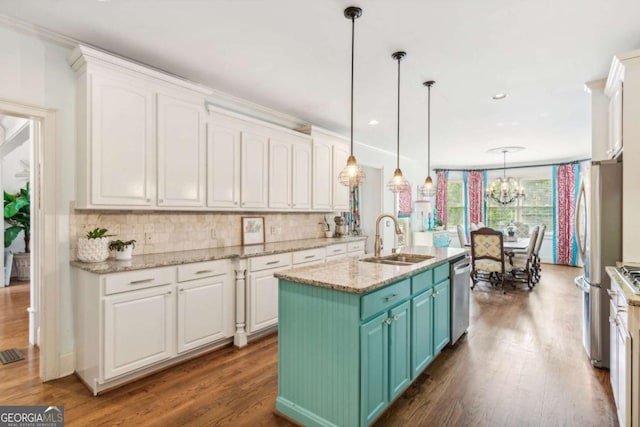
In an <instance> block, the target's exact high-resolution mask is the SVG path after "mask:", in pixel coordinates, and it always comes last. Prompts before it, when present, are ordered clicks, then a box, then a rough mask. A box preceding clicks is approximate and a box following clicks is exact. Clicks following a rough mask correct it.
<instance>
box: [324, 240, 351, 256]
mask: <svg viewBox="0 0 640 427" xmlns="http://www.w3.org/2000/svg"><path fill="white" fill-rule="evenodd" d="M346 253H347V244H346V243H340V244H338V245H331V246H327V256H328V257H329V256H334V255H342V254H346Z"/></svg>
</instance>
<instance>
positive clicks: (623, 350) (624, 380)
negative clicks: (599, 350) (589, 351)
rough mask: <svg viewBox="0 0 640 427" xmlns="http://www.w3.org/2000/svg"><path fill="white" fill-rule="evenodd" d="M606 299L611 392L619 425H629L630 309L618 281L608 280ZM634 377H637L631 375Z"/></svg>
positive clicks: (630, 391)
mask: <svg viewBox="0 0 640 427" xmlns="http://www.w3.org/2000/svg"><path fill="white" fill-rule="evenodd" d="M608 292H609V296H610V300H609V323H610V328H609V340H610V347H609V348H610V375H609V379H610V381H611V390H612V392H613V399H614V401H615V403H616V408H617V412H618V421H619V423H620V426H623V427H626V426H630V425H632V420H631V416H632V415H631V412H632V411H631V407H632V401H631V398H632V390H631V385H632V381H631V380H632V378H633V377H634V376H632V369H631V366H632V363H633V359H632V357H631V356H632V348H633V345H632V339H631V334H630V333H629V323H628V319H629V315H632V316H633V314H634V313H633V310H631V311H632V313H630V312H629V309H630V308H631V307H630V306H629V305H628V303H627V300H626V298H625V296H624V292H623V291H622V289H621V288H620V285H619V284H618V282H617V281H616V280H615V279H614V278H612V279H611V290H609V291H608ZM635 377H636V378H637V376H635Z"/></svg>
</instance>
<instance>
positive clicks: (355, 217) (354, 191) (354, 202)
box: [348, 185, 360, 236]
mask: <svg viewBox="0 0 640 427" xmlns="http://www.w3.org/2000/svg"><path fill="white" fill-rule="evenodd" d="M350 190H351V191H350V196H351V200H350V202H351V203H350V207H351V212H349V221H348V223H349V232H350V233H351V234H353V235H356V236H359V235H360V187H359V186H357V185H355V186H352V187H351V189H350Z"/></svg>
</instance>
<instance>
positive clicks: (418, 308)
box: [411, 289, 433, 378]
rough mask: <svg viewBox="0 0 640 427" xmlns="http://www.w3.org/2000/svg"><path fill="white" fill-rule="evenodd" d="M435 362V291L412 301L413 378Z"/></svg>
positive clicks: (425, 293) (423, 294) (431, 290)
mask: <svg viewBox="0 0 640 427" xmlns="http://www.w3.org/2000/svg"><path fill="white" fill-rule="evenodd" d="M431 360H433V289H429V290H428V291H426V292H424V293H422V294H420V295H418V296H417V297H415V298H413V299H412V300H411V370H412V378H415V377H417V376H418V375H419V374H420V372H422V370H423V369H424V368H425V367H426V366H427V365H428V364H429V363H430V362H431Z"/></svg>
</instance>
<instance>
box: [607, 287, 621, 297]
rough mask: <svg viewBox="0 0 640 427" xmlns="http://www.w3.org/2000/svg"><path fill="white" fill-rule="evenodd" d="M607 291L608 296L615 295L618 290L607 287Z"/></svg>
mask: <svg viewBox="0 0 640 427" xmlns="http://www.w3.org/2000/svg"><path fill="white" fill-rule="evenodd" d="M607 293H608V294H609V296H610V297H615V296H616V295H618V291H612V290H611V289H607Z"/></svg>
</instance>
